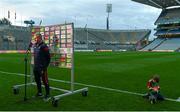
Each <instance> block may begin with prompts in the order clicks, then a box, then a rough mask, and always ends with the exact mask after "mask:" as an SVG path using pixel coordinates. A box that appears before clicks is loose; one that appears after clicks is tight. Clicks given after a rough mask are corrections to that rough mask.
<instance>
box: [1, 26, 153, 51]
mask: <svg viewBox="0 0 180 112" xmlns="http://www.w3.org/2000/svg"><path fill="white" fill-rule="evenodd" d="M150 33H151V30H101V29H90V28H87V29H84V28H75V29H74V47H75V50H136V49H140V48H142V47H144V46H145V45H146V44H147V42H148V38H149V35H150ZM30 36H31V34H30V28H26V27H17V26H0V43H1V44H0V50H25V49H27V46H28V44H29V42H30Z"/></svg>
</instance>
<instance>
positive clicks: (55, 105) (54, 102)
mask: <svg viewBox="0 0 180 112" xmlns="http://www.w3.org/2000/svg"><path fill="white" fill-rule="evenodd" d="M52 105H53V106H54V107H57V106H58V100H55V99H53V100H52Z"/></svg>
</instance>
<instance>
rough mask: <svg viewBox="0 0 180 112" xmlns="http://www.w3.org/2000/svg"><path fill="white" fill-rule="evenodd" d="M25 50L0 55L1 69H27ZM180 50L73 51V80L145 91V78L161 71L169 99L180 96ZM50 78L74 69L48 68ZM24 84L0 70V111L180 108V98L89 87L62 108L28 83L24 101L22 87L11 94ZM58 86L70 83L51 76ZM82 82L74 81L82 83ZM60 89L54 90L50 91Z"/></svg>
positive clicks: (67, 99)
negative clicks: (149, 97) (149, 98)
mask: <svg viewBox="0 0 180 112" xmlns="http://www.w3.org/2000/svg"><path fill="white" fill-rule="evenodd" d="M23 57H24V55H22V54H0V71H6V72H15V73H24V62H23ZM179 67H180V53H153V52H101V53H98V52H93V53H75V82H79V83H84V84H90V85H96V86H103V87H108V88H113V89H120V90H127V91H131V92H137V93H145V92H146V91H147V89H146V82H147V80H148V79H149V78H150V77H151V76H152V74H159V75H160V78H161V79H160V85H161V93H162V94H163V95H164V96H165V97H168V98H173V99H176V98H178V97H180V89H179V82H180V70H179ZM49 77H50V78H55V79H60V80H66V81H69V80H70V70H67V69H60V68H55V67H50V68H49ZM21 83H24V77H22V76H17V75H11V74H2V73H0V101H1V102H0V110H44V111H45V110H46V111H48V110H84V111H87V110H90V111H91V110H99V111H100V110H124V111H125V110H136V111H138V110H144V111H146V110H161V111H169V110H180V108H179V105H180V103H178V102H171V101H163V102H158V103H157V104H154V105H151V104H150V103H149V102H148V101H147V100H145V99H143V98H142V97H141V96H135V95H131V94H125V93H118V92H113V91H107V90H101V89H97V88H91V87H90V88H89V92H88V96H87V97H82V96H81V94H75V95H72V96H68V97H64V98H62V99H61V100H60V101H59V106H58V107H53V106H52V105H51V102H48V103H46V102H43V101H42V99H33V98H31V96H33V95H34V94H35V93H36V88H35V87H29V88H28V101H27V102H24V101H23V97H24V88H21V90H20V94H19V95H13V92H12V86H13V85H15V84H21ZM50 84H51V85H53V86H56V87H64V88H68V87H69V85H67V84H63V83H57V82H52V81H50ZM82 87H83V86H76V88H82ZM57 94H59V92H57V91H52V95H57Z"/></svg>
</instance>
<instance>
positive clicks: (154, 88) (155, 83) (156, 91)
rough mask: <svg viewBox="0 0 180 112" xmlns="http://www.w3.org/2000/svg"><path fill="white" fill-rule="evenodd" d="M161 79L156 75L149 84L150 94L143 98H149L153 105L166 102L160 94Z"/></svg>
mask: <svg viewBox="0 0 180 112" xmlns="http://www.w3.org/2000/svg"><path fill="white" fill-rule="evenodd" d="M159 79H160V78H159V76H158V75H154V76H153V78H151V79H150V80H149V81H148V82H147V88H148V93H147V94H146V95H145V96H143V97H144V98H148V99H149V100H150V102H151V103H152V104H153V103H155V102H156V101H157V100H164V97H163V96H162V95H161V94H160V86H159Z"/></svg>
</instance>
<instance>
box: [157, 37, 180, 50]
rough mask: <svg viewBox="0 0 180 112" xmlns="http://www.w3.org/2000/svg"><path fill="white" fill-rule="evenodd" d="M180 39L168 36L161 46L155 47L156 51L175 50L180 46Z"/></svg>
mask: <svg viewBox="0 0 180 112" xmlns="http://www.w3.org/2000/svg"><path fill="white" fill-rule="evenodd" d="M179 44H180V39H179V38H167V39H166V41H164V42H163V43H162V44H161V45H160V46H158V47H157V48H155V49H154V50H156V51H158V50H159V51H161V50H162V51H163V50H165V51H168V50H169V51H175V50H177V49H178V48H179V47H180V45H179Z"/></svg>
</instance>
